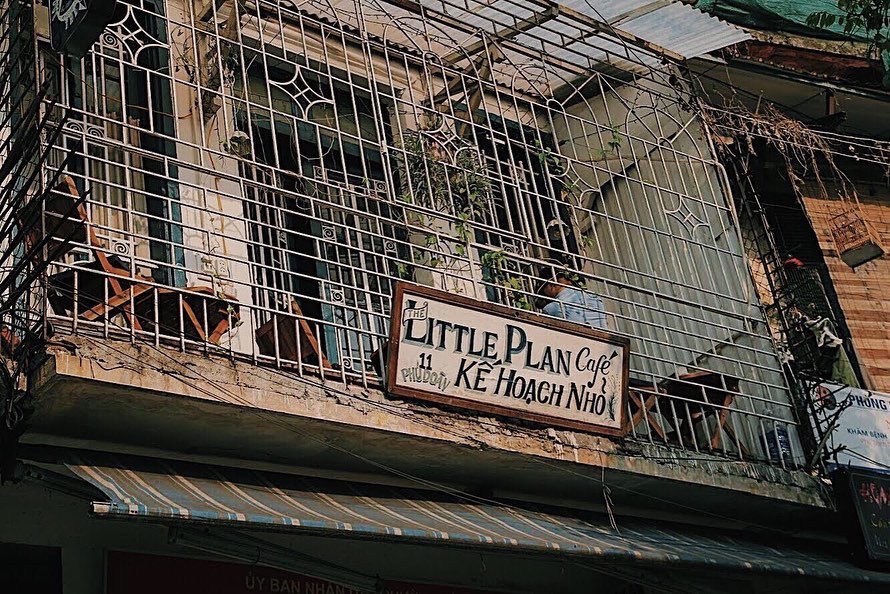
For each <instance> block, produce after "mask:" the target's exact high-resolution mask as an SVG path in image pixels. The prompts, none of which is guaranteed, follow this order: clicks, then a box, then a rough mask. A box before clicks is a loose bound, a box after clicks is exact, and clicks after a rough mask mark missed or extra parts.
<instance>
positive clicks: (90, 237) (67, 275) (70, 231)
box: [26, 175, 153, 330]
mask: <svg viewBox="0 0 890 594" xmlns="http://www.w3.org/2000/svg"><path fill="white" fill-rule="evenodd" d="M80 202H81V201H80V195H79V194H78V191H77V186H76V185H75V183H74V180H73V179H72V178H71V176H70V175H64V176H62V177H61V179H60V180H59V183H58V184H57V185H56V187H55V188H54V190H53V191H52V192H51V193H50V197H49V199H48V200H47V201H46V205H45V210H44V212H45V213H46V218H45V227H46V229H47V231H48V232H49V233H50V234H51V235H50V237H49V238H48V241H47V245H48V246H49V253H55V252H57V251H59V250H58V247H59V246H60V245H63V244H64V243H65V242H66V241H69V240H70V241H71V242H74V243H80V244H85V245H86V247H87V248H88V249H89V250H90V253H91V255H92V256H93V260H92V261H90V262H86V263H83V264H76V265H75V266H74V267H72V268H69V269H67V270H65V271H63V272H60V273H58V274H55V275H52V276H51V277H50V278H49V293H50V294H49V300H50V305H52V307H53V309H54V310H55V311H57V312H59V313H70V314H73V315H77V316H80V317H81V318H83V319H85V320H98V319H101V318H103V317H105V316H106V315H109V314H111V313H112V312H117V311H120V312H122V313H123V314H124V316H125V317H126V318H127V320H128V322H129V323H130V324H131V325H132V326H133V327H134V328H136V329H137V330H141V324H140V322H139V320H138V319H137V318H136V317H134V316H133V315H132V313H131V311H130V310H131V307H130V306H131V303H132V301H133V300H134V299H136V298H138V297H139V296H140V295H142V294H143V293H146V292H148V291H150V290H151V288H152V287H151V284H150V283H151V282H152V280H153V279H151V278H150V277H146V276H139V275H135V274H134V273H133V272H132V270H131V267H130V266H129V265H128V264H127V262H125V261H124V260H123V259H122V258H120V257H119V256H114V255H111V256H109V255H108V254H107V253H106V252H105V251H104V249H103V248H104V246H103V244H102V242H101V241H100V240H99V238H98V237H97V236H96V231H95V229H94V228H93V225H92V224H91V223H90V220H89V216H88V215H87V211H86V208H85V207H84V205H83V204H82V203H80ZM36 223H37V224H33V222H32V224H31V225H30V227H29V228H27V232H26V233H27V235H26V237H27V241H29V242H31V243H32V245H36V243H37V242H38V241H39V240H40V237H41V233H42V229H41V225H40V224H39V219H38V220H37V221H36ZM69 249H70V248H69ZM65 251H67V250H63V251H62V252H61V253H59V254H57V257H59V256H61V255H64V252H65ZM106 287H107V288H106ZM75 293H76V294H75Z"/></svg>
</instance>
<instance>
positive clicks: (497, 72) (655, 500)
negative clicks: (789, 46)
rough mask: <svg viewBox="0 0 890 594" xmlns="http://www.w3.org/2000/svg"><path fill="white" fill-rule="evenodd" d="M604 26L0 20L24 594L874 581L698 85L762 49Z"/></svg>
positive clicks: (576, 14)
mask: <svg viewBox="0 0 890 594" xmlns="http://www.w3.org/2000/svg"><path fill="white" fill-rule="evenodd" d="M601 4H602V5H600V3H584V4H579V5H575V4H574V3H565V4H559V3H551V2H539V1H537V0H532V1H522V2H520V1H513V0H497V1H495V2H469V3H466V2H465V3H458V2H426V1H422V2H413V1H405V0H397V1H389V2H315V1H307V2H265V1H258V2H257V1H249V2H242V1H238V0H223V1H218V2H208V3H202V2H189V1H186V2H180V1H178V0H170V1H166V2H165V1H163V0H145V1H119V2H117V3H116V4H112V5H103V4H101V3H92V4H91V3H83V6H80V4H79V3H73V4H70V5H68V6H67V7H66V6H62V3H55V2H50V3H49V4H48V5H47V4H46V3H41V2H33V3H32V2H8V3H6V5H5V7H4V8H5V13H4V14H5V17H4V19H3V26H4V31H5V35H6V37H5V38H4V39H6V41H5V42H4V43H5V46H4V51H5V53H4V58H3V60H4V61H3V64H4V69H5V70H4V76H5V78H4V80H5V81H6V82H5V83H4V84H5V85H6V86H5V88H4V100H3V101H4V104H3V114H4V116H5V117H6V120H5V121H6V124H5V128H4V135H3V138H4V144H3V147H4V151H5V153H4V154H5V161H4V164H3V170H2V173H3V175H4V176H5V177H4V178H3V180H4V181H3V184H4V186H3V192H4V204H6V205H7V206H5V207H4V211H3V212H4V218H3V222H4V227H3V228H4V232H5V234H4V235H3V242H4V243H3V246H2V247H3V250H4V251H3V258H4V260H3V263H2V265H3V266H4V271H5V274H4V280H3V283H2V285H0V286H2V291H3V296H4V307H3V309H2V310H0V311H2V315H3V316H4V317H3V325H2V331H3V335H2V339H3V344H2V346H3V351H4V356H5V358H6V363H7V364H6V367H5V369H6V373H5V374H4V383H5V385H6V392H7V393H6V395H5V400H4V419H5V428H4V432H3V442H2V447H3V450H2V458H3V478H4V482H6V483H8V486H6V485H5V486H4V487H3V488H2V489H0V505H2V507H3V509H4V512H5V513H8V514H9V517H10V518H11V521H9V522H8V523H7V524H6V526H5V527H4V529H3V532H2V533H0V534H2V536H0V542H2V543H3V544H2V546H3V547H4V551H8V554H5V555H4V557H5V558H7V559H10V560H11V561H9V562H8V563H9V571H10V572H12V573H14V574H17V576H18V577H17V578H15V579H18V580H19V581H14V582H13V583H14V584H21V585H20V586H19V587H20V588H21V589H22V590H25V589H31V590H34V589H35V588H43V590H41V591H58V590H59V589H61V590H62V591H64V592H65V593H66V594H68V593H74V592H99V591H102V590H103V589H104V590H105V591H106V592H109V593H112V592H138V591H157V590H167V591H171V592H178V591H180V590H181V591H185V590H186V589H191V590H194V589H200V588H202V587H203V588H205V589H207V590H210V589H215V590H218V591H232V592H242V591H282V592H284V591H290V592H295V591H301V592H302V591H307V592H308V591H325V592H327V591H350V590H347V588H351V589H352V590H356V591H373V590H380V589H383V590H386V591H391V592H397V591H418V592H426V591H430V592H468V591H478V590H487V591H503V592H562V591H565V592H571V591H576V590H577V591H580V590H592V589H598V590H602V591H604V592H638V591H646V592H648V591H650V590H651V591H660V590H665V589H667V590H683V591H688V590H690V589H697V590H698V589H701V590H715V591H726V590H730V591H735V590H738V591H752V590H760V589H763V590H766V589H776V588H781V589H787V590H789V591H796V590H801V591H803V590H806V591H812V590H814V589H818V588H825V589H837V588H838V587H843V588H845V589H849V590H854V589H856V588H860V587H862V588H865V587H873V584H874V583H880V582H882V581H885V580H886V579H887V577H886V576H885V575H883V574H880V573H877V572H873V571H869V570H864V569H860V568H858V567H856V566H854V565H853V564H852V563H851V562H850V560H849V558H848V557H849V555H848V554H847V547H846V545H845V541H844V530H843V526H842V524H843V520H842V519H840V518H839V516H838V514H837V513H836V511H835V503H834V500H833V498H832V496H831V493H830V490H829V488H828V483H827V482H826V481H825V480H824V478H823V476H824V475H823V473H822V471H823V466H822V447H823V446H824V444H823V443H821V442H820V435H821V434H820V432H819V431H817V430H814V428H813V427H812V423H811V421H810V418H809V416H808V415H809V413H810V412H811V411H810V410H809V409H808V408H807V406H806V403H807V401H806V399H805V398H802V397H801V396H800V395H801V385H802V384H801V382H800V381H798V378H797V375H796V373H795V369H793V368H792V367H790V366H788V365H786V364H785V363H784V360H783V357H782V354H783V351H782V350H781V349H779V348H777V340H776V337H777V334H776V330H775V327H776V324H775V322H774V320H772V319H771V318H770V316H769V310H768V308H767V307H764V303H763V299H762V295H761V293H760V292H759V289H760V288H761V287H760V285H759V284H758V280H757V262H756V260H757V259H756V258H754V257H753V256H752V248H751V242H750V241H749V238H748V237H747V236H746V232H748V231H750V229H751V226H750V224H749V223H750V221H749V220H748V219H745V218H744V217H742V218H740V209H739V208H738V206H737V202H736V199H735V197H737V196H738V195H739V194H738V192H739V190H738V188H737V187H736V186H735V184H734V181H733V179H732V178H731V176H730V175H728V174H727V169H726V164H725V162H724V161H723V160H721V158H720V151H719V146H718V145H719V144H720V142H721V139H722V138H723V137H722V136H721V133H720V132H719V130H718V129H717V128H715V124H714V120H713V119H712V118H710V117H709V116H708V115H707V113H708V111H707V109H705V108H704V107H703V104H702V100H701V97H700V95H699V93H698V92H697V91H696V85H695V80H694V79H693V74H692V73H691V72H690V71H689V69H688V68H687V65H688V62H689V61H690V60H693V59H695V58H699V57H701V56H705V55H707V54H709V53H711V52H715V51H718V50H721V49H722V48H724V47H727V46H730V45H733V44H736V43H739V42H741V41H744V40H745V39H746V38H747V37H748V35H747V34H746V33H744V32H743V31H741V30H739V29H737V28H735V27H732V26H730V25H727V24H725V23H723V22H721V21H719V20H717V19H715V18H713V17H710V16H707V15H705V14H702V13H700V12H698V11H695V10H694V9H692V8H691V7H689V6H687V5H685V4H682V3H655V4H644V3H634V2H628V3H626V4H627V5H626V6H625V5H624V4H622V5H621V6H618V5H612V4H611V3H601ZM78 6H80V8H78ZM78 11H81V12H78ZM93 30H95V31H101V33H97V36H98V37H97V39H96V40H95V43H91V44H90V45H89V46H88V47H81V46H83V45H85V44H86V42H85V38H86V36H87V35H88V34H89V33H90V31H93ZM680 31H683V34H679V32H680ZM742 214H743V213H742ZM542 286H543V288H542ZM548 291H549V292H548ZM412 295H413V296H415V298H414V300H413V301H412V300H411V299H410V296H412ZM423 299H427V301H423ZM421 303H422V305H421ZM554 304H555V306H554ZM436 308H438V309H436ZM434 311H436V312H452V313H454V315H455V316H456V317H455V318H454V319H451V321H448V322H443V320H444V319H445V318H442V317H441V315H444V314H441V315H440V317H439V318H438V321H439V322H440V324H439V325H438V326H435V323H434V322H435V318H434V317H433V312H434ZM437 315H439V314H437ZM449 319H450V318H449ZM424 321H426V323H427V326H426V328H427V329H428V330H426V331H421V330H418V328H421V326H420V324H421V322H424ZM582 322H583V323H582ZM584 323H589V324H590V325H593V326H594V328H593V329H591V328H588V326H586V325H584ZM412 324H414V325H413V326H412ZM499 324H500V325H499ZM523 324H525V325H523ZM495 327H499V328H502V329H504V330H505V331H506V332H507V334H506V335H505V336H502V337H501V338H502V339H503V341H504V342H503V343H497V342H496V341H497V340H499V339H498V337H497V336H496V333H495V332H494V331H492V332H487V331H486V332H483V331H484V330H485V329H491V328H495ZM437 331H438V332H439V334H436V332H437ZM510 332H513V334H509V333H510ZM520 332H521V333H522V334H521V335H520ZM418 333H419V334H418ZM476 333H478V335H479V336H478V339H479V341H481V342H479V343H477V342H476V338H477V337H476ZM511 336H512V337H513V338H510V337H511ZM412 337H414V338H412ZM446 339H447V340H450V341H451V342H447V348H446ZM514 339H515V340H514ZM532 339H534V340H532ZM412 340H413V343H412V345H411V348H414V349H415V350H413V351H412V350H410V349H408V347H407V346H405V345H406V344H407V342H411V341H412ZM463 340H465V341H466V342H465V343H464V342H462V341H463ZM489 340H490V341H491V342H490V343H489ZM548 341H549V342H548ZM533 343H537V345H538V350H537V351H535V350H534V348H533ZM489 344H490V346H489ZM544 344H546V345H547V346H546V347H543V346H542V345H544ZM418 345H419V346H418ZM595 348H603V349H606V350H605V351H603V352H612V353H613V355H615V356H617V354H620V355H621V357H618V358H617V359H614V362H613V360H612V359H609V360H608V361H607V362H605V363H604V362H603V359H602V358H600V359H598V360H596V359H595V358H590V359H589V360H590V361H594V360H596V361H599V362H598V363H596V365H595V366H594V367H591V366H589V365H588V364H587V363H585V364H583V365H582V364H581V358H580V353H582V352H592V350H591V349H595ZM417 349H419V350H417ZM584 349H587V351H584ZM608 349H612V351H608ZM405 353H415V355H411V356H414V357H415V359H412V360H409V359H408V358H407V357H408V355H406V354H405ZM416 353H419V355H416ZM455 353H460V354H462V355H464V357H463V358H461V359H460V363H457V359H455V358H454V357H452V355H454V354H455ZM511 355H515V358H516V359H517V361H514V362H512V363H513V364H514V367H510V364H511V361H510V356H511ZM603 356H605V355H603ZM449 357H451V358H450V359H449ZM433 358H434V359H435V362H434V361H433ZM563 358H564V359H565V361H566V363H565V365H562V363H561V362H562V360H563ZM443 361H444V362H443ZM585 361H588V359H585ZM618 361H621V364H620V366H619V363H618ZM451 364H454V365H458V367H457V368H456V369H457V371H454V369H452V368H451V367H448V368H447V369H448V370H449V371H447V372H445V371H442V372H441V373H439V372H438V371H437V370H439V369H446V367H438V366H439V365H451ZM434 365H435V366H436V367H434ZM483 365H486V366H487V367H485V369H486V371H484V372H482V371H480V370H481V369H483ZM570 365H575V367H572V368H570ZM591 365H592V363H591ZM612 365H614V366H615V367H614V369H619V368H620V370H621V373H619V372H618V371H615V372H614V373H613V374H612V375H611V376H610V377H608V378H606V380H607V381H603V382H602V387H600V385H599V384H598V383H597V381H598V380H603V378H604V376H606V375H608V373H607V371H608V370H609V369H612V367H611V366H612ZM470 369H472V370H473V372H472V373H474V374H475V375H471V373H470ZM517 370H519V371H517ZM529 370H534V373H532V372H531V371H529ZM424 372H426V373H424ZM511 372H516V373H519V374H520V375H507V374H508V373H511ZM522 373H528V374H530V375H527V376H524V375H522ZM591 373H593V375H592V376H591V375H590V374H591ZM436 374H438V375H436ZM535 374H538V375H535ZM562 376H565V378H564V379H565V381H564V383H563V384H559V383H558V382H557V380H556V379H554V378H555V377H558V378H562ZM495 377H497V378H500V379H499V380H498V381H497V382H495ZM503 378H508V379H503ZM516 378H521V379H523V382H522V384H521V385H520V383H519V380H518V379H516ZM527 378H528V379H527ZM542 378H543V379H542ZM588 378H589V382H588V381H587V380H588ZM501 379H503V382H504V383H503V384H502V381H501ZM576 380H577V381H576ZM582 380H583V381H582ZM533 381H535V382H537V383H535V384H532V382H533ZM560 381H561V380H560ZM578 382H580V383H578ZM545 383H546V387H545ZM502 385H503V386H504V387H503V389H502V388H501V386H502ZM532 385H534V386H536V387H535V388H532V387H531V386H532ZM480 386H489V388H488V389H487V391H486V388H483V387H480ZM458 389H460V391H459V392H454V390H458ZM448 390H452V392H449V391H448ZM591 390H593V391H591ZM596 390H599V392H597V391H596ZM472 392H477V394H476V395H475V396H474V397H471V393H472ZM431 394H432V396H431ZM480 394H481V395H480ZM474 398H475V399H474ZM112 519H118V520H121V521H118V522H114V521H110V520H112ZM17 568H33V569H30V570H28V571H18V572H16V569H17ZM44 582H45V583H44ZM273 583H274V584H275V586H274V588H275V589H273V586H272V584H273ZM337 588H339V589H337ZM34 591H36V590H34Z"/></svg>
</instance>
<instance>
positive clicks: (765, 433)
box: [39, 0, 803, 466]
mask: <svg viewBox="0 0 890 594" xmlns="http://www.w3.org/2000/svg"><path fill="white" fill-rule="evenodd" d="M347 4H348V5H347ZM347 4H344V5H343V6H340V5H338V6H337V8H336V10H335V11H334V12H333V13H331V14H326V13H324V11H322V10H321V9H320V8H318V7H316V6H315V5H314V4H313V3H307V4H304V5H301V6H300V7H299V8H297V7H296V6H292V5H290V4H288V3H276V4H269V5H266V4H265V3H260V5H259V6H257V5H252V4H251V3H250V2H248V3H246V4H245V5H243V6H242V5H241V4H240V3H226V2H224V3H222V7H221V8H219V9H216V8H213V7H214V6H215V5H214V4H213V3H211V4H210V9H211V12H210V13H208V14H205V15H204V16H203V17H202V16H201V15H199V14H197V13H194V12H193V11H191V10H186V11H181V10H180V9H181V7H179V5H177V4H175V3H168V4H167V5H166V12H164V10H165V9H164V6H163V5H162V4H161V3H152V2H149V1H148V0H145V1H143V2H142V3H141V4H139V3H136V4H132V3H128V4H120V7H119V10H120V11H121V19H120V20H119V21H118V23H117V24H116V25H113V26H111V27H110V28H109V30H108V32H107V34H106V35H105V36H104V37H103V39H102V40H101V41H100V43H99V44H97V46H96V47H95V48H94V51H93V52H92V53H91V54H89V55H88V56H87V57H86V58H84V59H83V60H80V61H70V60H69V61H68V62H66V63H62V64H59V63H58V60H57V58H56V57H55V56H53V55H51V54H50V53H48V52H44V53H43V60H42V62H41V64H40V66H39V68H40V71H41V72H42V73H44V74H45V76H53V75H55V76H57V77H58V80H60V81H61V84H59V86H58V93H59V96H60V101H61V104H62V105H64V106H67V107H68V108H70V113H71V114H72V117H71V122H70V123H69V125H68V127H67V128H66V130H65V134H64V137H65V144H64V146H60V147H59V148H58V154H59V159H61V155H62V154H63V153H64V152H66V151H70V150H74V151H76V153H77V157H76V158H75V159H74V160H73V164H72V165H70V166H69V167H68V169H67V170H66V171H65V172H64V174H65V175H64V176H63V177H62V183H61V184H60V185H59V186H58V187H57V190H56V192H55V193H54V199H53V200H51V201H50V202H49V203H48V204H47V205H46V208H45V212H44V216H43V219H42V221H41V223H40V224H41V225H42V229H43V231H42V233H46V234H50V235H54V236H55V237H56V238H57V239H59V240H62V239H70V240H71V241H72V243H71V244H70V249H67V250H66V253H65V254H64V256H63V257H62V258H60V259H59V260H58V261H57V262H56V263H55V264H54V265H53V268H52V269H51V270H50V274H49V276H48V280H47V283H46V287H45V293H44V297H45V308H46V310H45V312H46V316H47V317H48V318H50V319H51V320H52V324H53V327H54V329H55V331H56V332H57V333H59V332H62V333H64V332H73V333H83V334H90V335H101V336H105V337H109V338H121V339H127V340H134V341H141V342H147V343H151V344H154V345H156V346H159V347H161V346H166V347H174V348H179V349H183V350H188V349H197V350H203V351H205V352H208V353H215V354H220V355H227V356H230V357H235V358H238V359H242V360H246V361H252V362H255V363H257V364H262V365H274V366H278V367H281V368H286V369H288V370H290V371H291V372H293V373H296V374H298V375H301V376H304V377H312V378H316V379H317V380H319V381H325V382H352V383H358V384H361V385H365V386H379V385H380V371H381V369H382V367H383V366H384V365H385V361H384V360H383V355H382V349H381V346H382V344H383V343H384V342H385V341H386V340H387V337H388V333H389V313H390V308H391V295H392V290H393V286H394V283H395V282H396V281H398V280H408V281H412V282H417V283H420V284H426V285H432V286H437V287H440V288H444V289H446V290H448V291H451V292H455V293H461V294H464V295H467V296H470V297H473V298H475V299H478V300H481V301H491V302H498V303H501V304H505V305H508V306H511V307H514V308H517V309H534V308H535V307H536V301H537V300H538V297H539V296H538V295H536V294H535V292H534V291H535V286H536V285H537V284H538V280H539V278H538V277H539V273H538V268H539V267H540V266H541V265H543V264H545V263H547V262H548V261H550V260H552V259H558V260H560V261H561V262H562V263H563V264H564V265H565V266H566V267H568V268H571V269H572V270H573V271H575V272H576V273H577V275H578V276H579V279H580V280H581V281H582V282H583V283H584V284H585V285H586V286H587V287H588V288H589V289H590V290H592V291H595V292H596V293H598V294H599V295H600V296H602V298H603V300H604V302H605V306H606V310H607V317H608V320H609V326H610V329H612V330H613V331H616V332H618V333H620V334H623V335H625V336H628V337H629V338H630V339H631V352H632V359H631V381H632V390H631V397H630V399H629V401H628V412H629V418H631V419H632V422H631V423H629V426H628V428H627V429H628V435H629V437H630V438H633V439H637V440H641V441H648V442H652V443H661V444H665V445H668V446H671V447H675V448H679V449H683V450H687V451H692V452H707V453H712V454H721V455H727V456H732V457H736V458H744V459H758V460H770V461H772V462H774V463H776V464H780V465H785V466H789V465H794V464H798V463H800V461H801V460H802V457H803V455H802V452H801V449H800V445H799V441H798V437H797V425H796V423H795V422H794V420H793V419H794V415H793V412H792V406H791V400H790V397H789V393H788V388H787V385H786V382H785V379H784V376H783V374H782V369H781V365H780V363H779V361H778V359H777V357H776V352H775V349H774V347H773V345H772V343H771V341H770V339H769V334H768V330H767V326H766V325H765V323H764V320H763V317H762V314H761V311H760V309H759V308H758V306H757V300H756V296H755V292H754V290H753V286H752V283H751V280H750V275H749V272H748V268H747V262H746V257H745V254H744V253H742V248H741V242H740V239H739V235H738V233H739V229H738V225H737V222H736V219H735V216H734V213H733V210H732V208H731V206H730V200H729V198H728V194H727V189H726V184H725V181H724V177H723V175H722V170H721V169H720V167H719V165H718V164H717V163H716V162H715V161H714V159H713V157H712V154H711V151H710V148H709V142H708V137H707V135H706V132H705V131H704V129H703V127H702V125H701V123H700V121H699V119H698V118H697V117H696V116H695V115H694V113H693V112H692V111H690V109H691V104H690V103H689V99H688V97H686V96H685V95H684V93H683V91H682V89H681V88H680V87H682V85H681V84H679V83H678V82H677V81H678V80H679V79H677V78H676V77H677V74H676V73H670V72H668V70H667V69H666V70H659V69H655V70H653V69H652V66H651V60H649V59H648V58H647V59H645V60H637V61H634V60H633V58H634V56H637V55H639V54H640V52H643V53H645V52H646V51H647V50H646V49H645V48H642V49H640V48H635V49H634V50H633V52H628V51H627V50H626V48H625V49H624V50H622V51H624V56H623V58H622V60H624V61H630V62H632V63H633V64H635V67H634V69H635V70H637V71H639V72H644V73H645V75H640V74H639V73H638V74H637V75H635V76H634V78H633V79H632V80H631V79H629V78H625V79H618V78H614V77H613V76H612V74H614V73H615V72H616V68H615V66H614V63H612V64H607V67H605V68H602V69H598V68H597V67H596V64H606V63H608V62H609V60H608V54H609V52H610V51H612V50H613V49H614V47H615V41H614V39H611V38H610V40H608V41H603V40H602V39H600V37H598V36H597V35H592V34H590V33H589V32H588V33H585V34H584V35H582V36H581V37H579V39H580V40H582V41H581V42H579V43H583V44H587V45H588V46H589V47H597V45H596V44H597V43H598V42H601V45H602V46H603V47H598V51H600V53H601V54H602V55H603V56H604V57H603V58H602V60H601V61H598V62H597V63H596V64H593V65H590V67H588V65H585V68H584V69H583V74H584V76H583V77H580V78H579V76H580V75H579V74H571V76H569V74H570V73H568V72H567V71H564V70H560V68H565V67H567V66H566V64H565V63H564V62H566V61H567V60H562V61H553V60H550V59H548V57H547V56H542V55H541V54H540V52H538V53H537V54H535V55H537V56H538V59H537V60H532V59H531V58H530V57H529V55H523V56H522V60H519V59H518V57H517V56H518V54H519V53H522V52H520V51H519V50H521V49H522V48H523V47H526V49H527V46H526V45H523V44H524V43H525V44H527V43H530V42H529V41H528V40H524V39H523V36H522V35H519V36H515V35H514V36H509V39H510V41H509V43H507V42H506V41H503V42H498V40H497V39H496V38H494V37H492V36H490V35H488V34H481V33H479V32H478V31H477V32H476V33H475V34H473V33H468V32H465V31H459V30H457V29H455V28H454V27H453V26H452V25H454V23H451V25H446V24H443V23H445V22H446V21H447V19H444V20H443V19H441V18H440V19H439V20H435V19H433V18H431V17H429V16H427V17H425V18H420V16H419V15H417V14H414V15H408V14H403V13H389V12H387V11H385V10H382V8H381V7H383V6H384V5H382V4H374V6H375V7H376V9H375V10H373V11H372V10H370V9H369V6H370V5H368V6H364V8H365V9H368V12H367V13H366V14H364V15H359V14H356V13H355V12H354V11H355V10H357V9H356V4H353V3H347ZM325 6H329V5H327V4H325ZM499 6H500V4H499ZM242 11H244V12H243V14H242ZM251 11H253V12H251ZM349 11H353V12H349ZM403 12H404V11H403ZM347 13H348V14H347ZM344 15H345V16H344ZM349 15H351V16H349ZM347 17H348V18H347ZM479 18H481V17H479ZM492 18H493V17H492ZM495 20H496V19H495ZM236 29H237V31H236ZM236 32H237V34H236ZM474 35H475V37H474ZM551 42H552V40H551ZM619 47H624V46H619ZM454 48H459V49H457V50H455V49H454ZM530 53H532V52H530V51H526V52H525V54H530ZM646 55H647V56H650V57H651V54H648V53H647V54H646ZM585 64H586V63H585ZM598 70H599V71H598ZM669 75H670V76H669ZM52 173H53V172H51V171H47V172H46V174H47V177H49V175H51V174H52ZM78 196H86V200H85V208H84V209H82V210H77V209H73V208H72V205H73V204H74V203H75V201H76V197H78Z"/></svg>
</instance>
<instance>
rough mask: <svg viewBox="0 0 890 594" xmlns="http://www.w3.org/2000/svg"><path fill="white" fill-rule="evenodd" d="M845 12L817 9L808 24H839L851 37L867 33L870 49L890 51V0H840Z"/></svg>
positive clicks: (838, 4)
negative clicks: (818, 10) (889, 33)
mask: <svg viewBox="0 0 890 594" xmlns="http://www.w3.org/2000/svg"><path fill="white" fill-rule="evenodd" d="M837 7H838V9H839V10H840V11H841V13H842V14H836V13H831V12H825V11H823V12H817V13H814V14H811V15H810V16H809V17H807V25H809V26H811V27H816V28H819V29H828V28H831V27H833V26H834V25H835V24H836V25H838V26H840V27H843V30H844V33H845V34H846V35H849V36H851V37H853V36H855V37H863V38H865V39H867V40H868V42H869V46H870V47H869V49H870V50H875V51H877V52H883V51H890V36H888V29H890V0H837Z"/></svg>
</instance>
